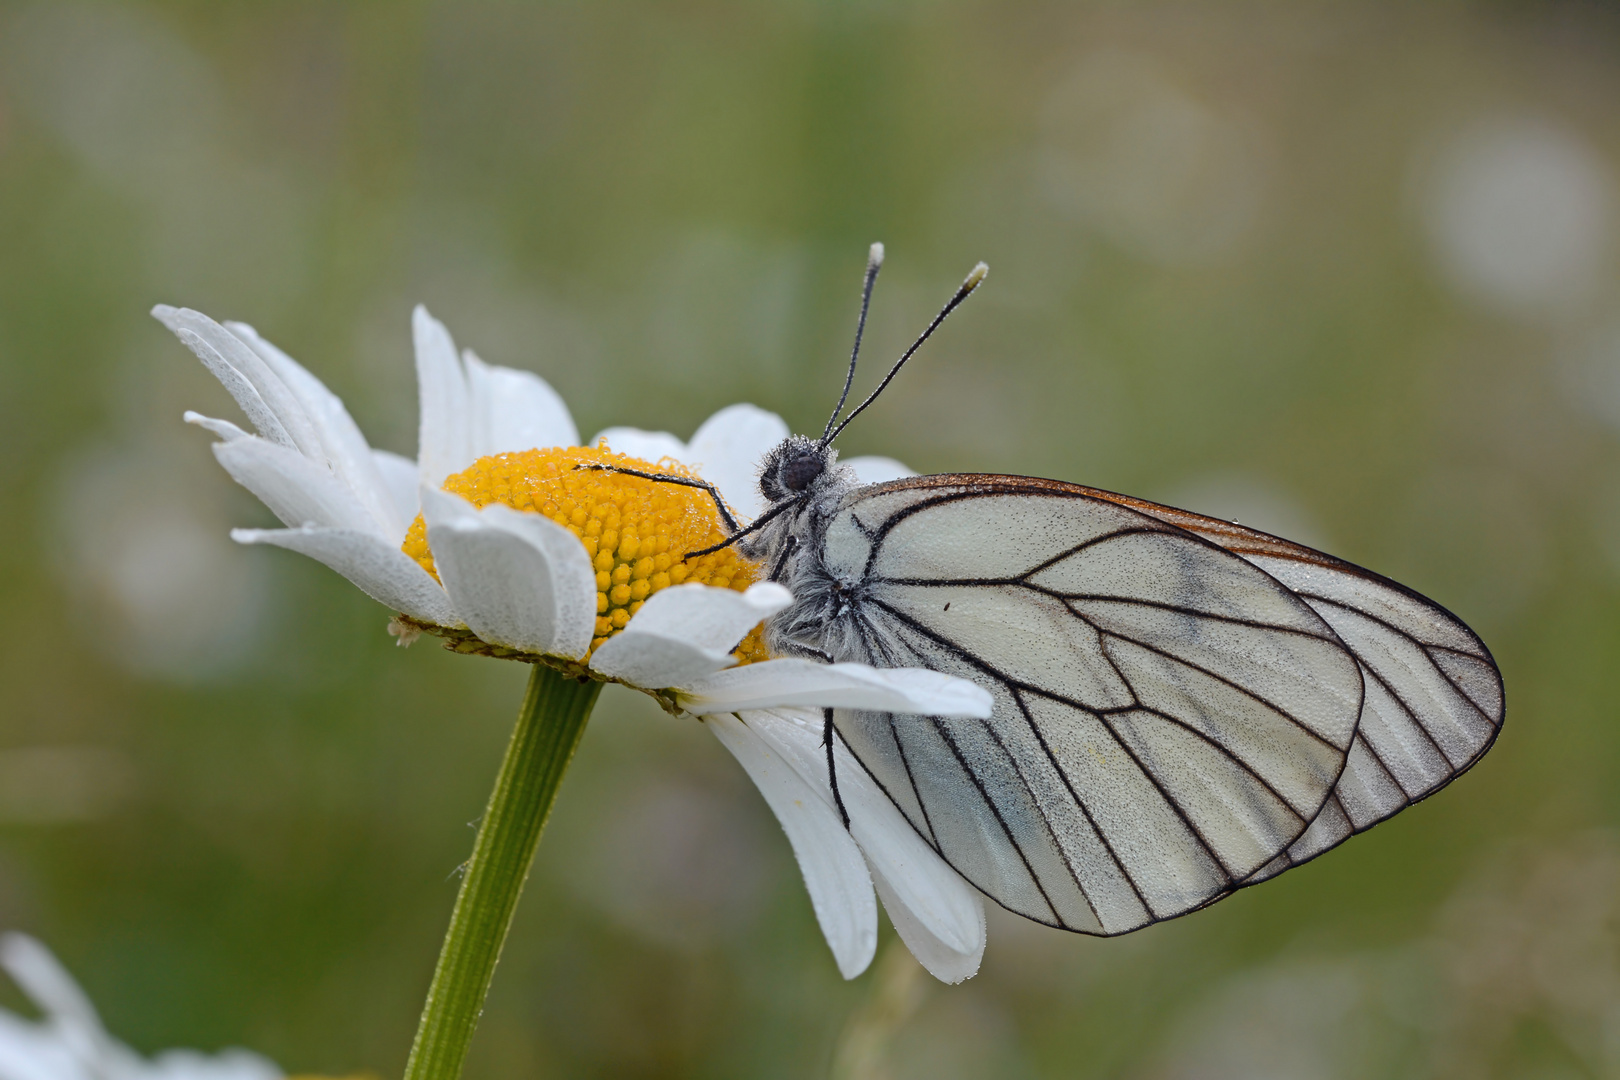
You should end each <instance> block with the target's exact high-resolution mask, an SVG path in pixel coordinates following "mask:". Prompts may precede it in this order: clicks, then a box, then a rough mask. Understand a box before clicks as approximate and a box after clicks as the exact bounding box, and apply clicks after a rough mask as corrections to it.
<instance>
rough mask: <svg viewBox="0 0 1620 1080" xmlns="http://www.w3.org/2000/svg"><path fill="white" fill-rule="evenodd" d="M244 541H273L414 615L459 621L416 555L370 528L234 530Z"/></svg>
mask: <svg viewBox="0 0 1620 1080" xmlns="http://www.w3.org/2000/svg"><path fill="white" fill-rule="evenodd" d="M231 539H233V540H235V541H237V542H238V543H242V544H274V545H275V546H276V547H283V548H286V549H287V550H288V551H296V552H298V553H299V554H301V555H308V556H309V557H310V558H312V559H314V560H316V561H317V562H322V563H325V564H326V565H327V566H329V567H331V568H332V569H333V570H336V571H337V572H338V573H340V574H342V575H343V576H344V577H346V578H348V579H349V580H350V581H351V582H353V583H354V584H355V585H356V586H358V587H359V588H360V590H361V591H362V592H364V593H365V594H366V595H367V596H369V597H371V598H372V599H373V600H376V601H377V602H379V603H381V604H383V605H385V606H386V607H390V608H392V609H393V610H395V611H402V612H404V613H405V614H407V615H409V616H411V618H413V619H420V620H421V621H423V622H429V623H434V624H436V625H438V626H460V625H461V624H462V620H461V619H459V618H458V617H457V616H456V612H455V608H453V607H451V605H450V598H449V597H448V596H447V595H445V591H444V590H443V589H442V588H440V587H439V583H438V582H437V581H434V580H433V575H431V574H429V573H428V572H427V571H426V570H423V569H422V568H421V567H420V566H418V565H417V563H416V560H414V559H412V558H411V557H410V556H409V555H406V554H405V553H404V552H403V551H401V550H399V548H398V547H397V546H396V545H394V544H390V543H389V542H388V541H386V540H383V539H381V538H380V537H378V536H377V535H376V534H374V533H369V532H353V531H350V530H346V529H319V528H305V529H232V530H231Z"/></svg>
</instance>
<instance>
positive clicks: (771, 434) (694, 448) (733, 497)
mask: <svg viewBox="0 0 1620 1080" xmlns="http://www.w3.org/2000/svg"><path fill="white" fill-rule="evenodd" d="M790 434H792V433H791V432H790V431H789V430H788V426H787V422H786V421H784V420H783V419H782V418H781V417H780V416H777V415H776V414H775V413H773V412H767V411H765V410H764V409H761V408H759V407H758V406H757V405H749V404H746V403H744V404H738V405H728V406H726V407H725V408H724V409H721V410H720V411H719V412H717V413H715V414H714V415H713V416H711V417H709V418H708V419H707V420H705V421H704V422H703V426H702V427H700V428H698V429H697V433H696V434H695V435H693V436H692V441H691V442H689V443H687V444H686V456H685V457H682V458H681V459H680V460H681V461H683V462H685V463H686V464H688V465H690V466H692V467H693V468H694V469H696V470H697V472H698V475H700V476H702V477H703V478H704V479H705V480H707V481H709V482H710V483H711V484H713V485H714V486H715V487H717V488H719V489H720V494H722V495H724V496H725V498H726V502H728V503H730V504H731V509H732V510H733V511H735V512H736V513H737V514H738V515H739V516H740V517H742V518H743V520H745V521H746V520H748V519H749V518H753V517H757V516H759V513H760V511H762V510H764V509H765V497H764V496H763V495H761V494H760V491H759V462H760V459H761V458H763V457H764V456H765V454H766V452H768V451H769V450H771V449H773V448H774V447H775V446H776V445H777V444H778V443H780V442H781V441H782V440H783V439H786V438H787V437H788V436H789V435H790Z"/></svg>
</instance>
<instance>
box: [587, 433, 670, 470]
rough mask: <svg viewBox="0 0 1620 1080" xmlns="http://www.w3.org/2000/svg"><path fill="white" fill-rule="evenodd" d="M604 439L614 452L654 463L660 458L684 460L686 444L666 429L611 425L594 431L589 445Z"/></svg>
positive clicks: (594, 444)
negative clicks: (643, 428)
mask: <svg viewBox="0 0 1620 1080" xmlns="http://www.w3.org/2000/svg"><path fill="white" fill-rule="evenodd" d="M604 440H605V441H606V442H607V444H608V449H610V450H612V451H613V452H614V453H615V454H629V455H630V456H631V457H637V458H640V459H641V460H642V461H650V462H653V463H654V464H656V463H657V462H658V460H659V459H660V458H674V459H675V460H676V461H685V460H686V457H685V455H686V444H685V443H683V442H681V440H679V439H677V438H676V437H675V436H673V435H671V434H670V433H669V432H667V431H642V430H641V429H640V428H632V427H613V428H608V429H607V430H605V431H599V432H597V433H596V437H595V438H593V439H592V440H591V441H590V445H591V446H596V445H597V444H599V443H601V442H603V441H604Z"/></svg>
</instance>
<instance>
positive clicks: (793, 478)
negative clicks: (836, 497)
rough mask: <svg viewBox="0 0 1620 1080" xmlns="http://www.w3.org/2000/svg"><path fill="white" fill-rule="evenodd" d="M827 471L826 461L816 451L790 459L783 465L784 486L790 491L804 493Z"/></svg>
mask: <svg viewBox="0 0 1620 1080" xmlns="http://www.w3.org/2000/svg"><path fill="white" fill-rule="evenodd" d="M826 469H827V463H826V461H825V460H823V459H822V456H821V455H820V454H819V453H816V452H814V451H812V452H809V453H805V454H800V455H798V456H797V457H791V458H788V459H787V460H786V461H784V462H783V463H782V468H781V473H780V476H781V482H782V486H783V487H785V488H787V489H788V490H789V491H803V490H804V489H805V488H807V487H809V486H810V485H811V483H812V482H814V480H815V478H816V477H818V476H820V475H821V474H822V473H823V472H825V471H826Z"/></svg>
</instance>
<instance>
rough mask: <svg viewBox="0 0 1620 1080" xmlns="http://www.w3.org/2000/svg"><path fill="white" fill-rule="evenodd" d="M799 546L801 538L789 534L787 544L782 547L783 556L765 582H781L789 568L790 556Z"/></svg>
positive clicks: (778, 559)
mask: <svg viewBox="0 0 1620 1080" xmlns="http://www.w3.org/2000/svg"><path fill="white" fill-rule="evenodd" d="M798 546H799V538H798V537H797V536H795V535H794V534H793V533H788V538H787V542H786V543H784V544H783V545H782V554H781V556H780V557H778V558H777V560H776V565H775V566H774V567H772V568H771V576H770V577H768V578H766V579H765V580H767V581H779V580H781V577H782V571H783V570H784V569H785V568H786V567H787V561H788V556H790V555H792V554H793V552H794V550H795V549H796V548H798Z"/></svg>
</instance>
